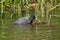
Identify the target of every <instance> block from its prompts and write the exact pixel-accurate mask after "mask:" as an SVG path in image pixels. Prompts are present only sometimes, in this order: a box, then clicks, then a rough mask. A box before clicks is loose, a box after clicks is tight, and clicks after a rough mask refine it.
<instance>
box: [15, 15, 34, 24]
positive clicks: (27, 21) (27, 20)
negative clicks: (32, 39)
mask: <svg viewBox="0 0 60 40" xmlns="http://www.w3.org/2000/svg"><path fill="white" fill-rule="evenodd" d="M33 19H35V16H31V17H22V18H19V19H17V20H16V21H15V22H14V24H30V23H32V21H33Z"/></svg>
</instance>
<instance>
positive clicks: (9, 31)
mask: <svg viewBox="0 0 60 40" xmlns="http://www.w3.org/2000/svg"><path fill="white" fill-rule="evenodd" d="M57 29H58V28H57V27H44V26H40V25H11V24H10V25H3V26H1V27H0V40H53V39H54V38H55V39H56V37H54V32H57V31H58V30H57ZM54 30H57V31H54ZM59 30H60V29H59ZM57 33H59V32H57ZM57 37H58V36H57Z"/></svg>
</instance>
